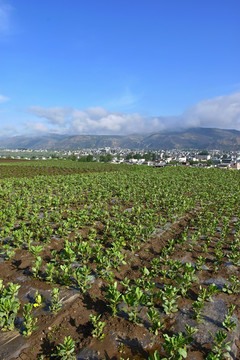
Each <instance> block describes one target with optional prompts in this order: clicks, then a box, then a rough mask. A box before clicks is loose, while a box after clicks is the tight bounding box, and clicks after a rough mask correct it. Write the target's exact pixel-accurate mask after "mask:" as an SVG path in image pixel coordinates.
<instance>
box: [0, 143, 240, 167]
mask: <svg viewBox="0 0 240 360" xmlns="http://www.w3.org/2000/svg"><path fill="white" fill-rule="evenodd" d="M0 157H1V158H2V159H24V160H50V159H62V160H66V159H70V160H72V161H80V162H93V161H95V162H111V163H114V164H123V163H125V164H129V165H139V166H140V165H141V166H142V165H146V166H152V167H164V166H193V167H208V168H211V167H217V168H223V169H240V151H223V150H201V151H200V150H178V149H172V150H157V151H153V150H151V151H147V150H146V149H142V150H131V149H121V148H116V149H112V148H110V147H105V148H100V149H83V150H72V151H61V150H54V151H53V150H52V151H51V150H46V149H39V150H32V149H4V150H1V151H0Z"/></svg>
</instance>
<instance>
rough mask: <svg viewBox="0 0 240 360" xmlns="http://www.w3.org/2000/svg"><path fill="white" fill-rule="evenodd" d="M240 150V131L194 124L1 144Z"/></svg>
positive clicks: (3, 142)
mask: <svg viewBox="0 0 240 360" xmlns="http://www.w3.org/2000/svg"><path fill="white" fill-rule="evenodd" d="M104 147H111V148H117V147H119V148H128V149H156V150H157V149H208V150H210V149H219V150H240V131H237V130H224V129H212V128H191V129H187V130H186V129H185V130H181V131H165V132H157V133H153V134H146V135H126V136H119V135H75V136H67V135H57V134H48V135H46V136H35V137H26V136H15V137H11V138H2V137H1V138H0V148H1V149H4V148H9V149H16V148H18V149H20V148H27V149H49V150H54V149H55V150H73V149H87V148H104Z"/></svg>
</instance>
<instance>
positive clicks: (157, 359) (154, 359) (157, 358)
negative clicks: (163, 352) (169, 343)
mask: <svg viewBox="0 0 240 360" xmlns="http://www.w3.org/2000/svg"><path fill="white" fill-rule="evenodd" d="M160 359H161V358H160V354H159V352H158V350H155V351H154V353H153V354H151V355H149V357H148V360H160Z"/></svg>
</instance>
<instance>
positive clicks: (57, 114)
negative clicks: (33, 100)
mask: <svg viewBox="0 0 240 360" xmlns="http://www.w3.org/2000/svg"><path fill="white" fill-rule="evenodd" d="M27 111H28V112H29V113H30V114H33V115H36V116H37V117H40V118H44V119H46V120H47V122H48V123H49V124H57V125H60V126H63V125H65V124H66V123H67V119H68V116H70V115H71V113H72V109H69V108H64V107H53V108H43V107H41V106H30V107H28V109H27Z"/></svg>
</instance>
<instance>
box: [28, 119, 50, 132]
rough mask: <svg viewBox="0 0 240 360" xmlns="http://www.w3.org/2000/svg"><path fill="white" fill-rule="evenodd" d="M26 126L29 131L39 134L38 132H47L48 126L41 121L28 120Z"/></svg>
mask: <svg viewBox="0 0 240 360" xmlns="http://www.w3.org/2000/svg"><path fill="white" fill-rule="evenodd" d="M25 128H26V129H27V132H30V133H33V134H35V133H36V134H37V133H39V132H40V133H47V132H48V130H49V129H48V127H47V126H46V125H45V124H43V123H41V122H28V123H26V124H25Z"/></svg>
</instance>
